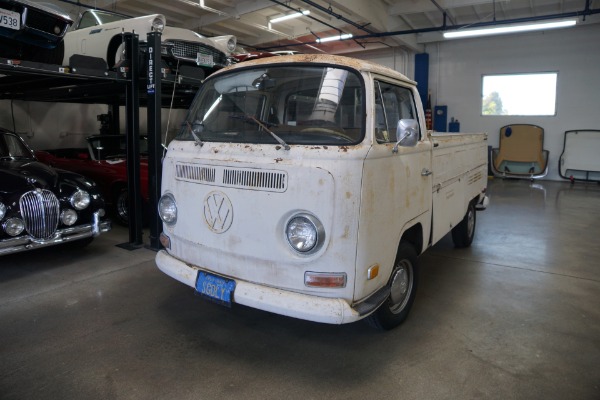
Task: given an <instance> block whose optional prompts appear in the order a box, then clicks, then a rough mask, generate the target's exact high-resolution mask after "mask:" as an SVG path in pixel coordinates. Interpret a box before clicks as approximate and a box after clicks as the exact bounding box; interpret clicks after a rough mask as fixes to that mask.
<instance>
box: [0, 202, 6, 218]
mask: <svg viewBox="0 0 600 400" xmlns="http://www.w3.org/2000/svg"><path fill="white" fill-rule="evenodd" d="M5 215H6V206H5V205H4V203H0V219H2V218H4V216H5Z"/></svg>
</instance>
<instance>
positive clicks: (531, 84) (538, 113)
mask: <svg viewBox="0 0 600 400" xmlns="http://www.w3.org/2000/svg"><path fill="white" fill-rule="evenodd" d="M486 78H489V79H487V82H486ZM511 78H512V87H511V88H510V89H512V90H510V89H509V88H506V85H508V84H509V83H510V82H508V81H509V80H510V79H511ZM544 80H546V82H544ZM544 83H545V84H546V85H548V83H552V84H553V85H552V86H553V87H552V86H542V85H544ZM502 84H503V85H504V87H505V88H504V89H502V88H500V86H501V85H502ZM501 90H504V92H500V93H499V91H501ZM540 90H542V91H543V93H542V94H541V95H542V96H551V99H549V100H544V101H542V104H539V100H540V98H539V96H540V94H539V91H540ZM536 91H537V93H538V94H536ZM480 93H481V116H483V117H490V116H510V117H515V116H527V117H531V116H535V117H554V116H556V115H557V112H558V71H540V72H514V73H502V74H483V75H482V76H481V92H480ZM493 93H496V94H497V97H498V98H499V100H500V101H494V100H495V99H494V96H493ZM503 96H504V101H502V98H503ZM506 100H508V102H506ZM507 103H508V104H507ZM486 104H487V105H488V106H489V107H493V108H495V110H493V112H492V113H486V112H485V107H486ZM532 104H535V106H532ZM489 107H488V108H489Z"/></svg>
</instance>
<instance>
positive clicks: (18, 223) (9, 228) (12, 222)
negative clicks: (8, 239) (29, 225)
mask: <svg viewBox="0 0 600 400" xmlns="http://www.w3.org/2000/svg"><path fill="white" fill-rule="evenodd" d="M2 226H3V227H4V232H6V233H7V234H8V235H10V236H18V235H20V234H21V233H22V232H23V230H25V224H24V223H23V220H22V219H20V218H9V219H7V220H6V221H5V222H4V224H2Z"/></svg>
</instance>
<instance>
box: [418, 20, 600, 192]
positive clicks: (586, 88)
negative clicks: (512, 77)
mask: <svg viewBox="0 0 600 400" xmlns="http://www.w3.org/2000/svg"><path fill="white" fill-rule="evenodd" d="M426 52H427V53H429V54H430V57H429V60H430V70H429V87H430V89H431V91H432V103H433V104H434V105H435V104H437V105H447V106H448V120H450V117H456V118H458V120H459V121H460V123H461V126H460V128H461V131H464V132H480V131H483V132H488V134H489V139H488V140H489V144H490V145H491V146H493V147H498V139H499V135H498V132H499V130H500V128H501V127H503V126H505V125H509V124H516V123H525V124H535V125H539V126H541V127H542V128H544V130H545V136H544V138H545V139H544V148H545V149H547V150H549V151H550V161H549V171H548V176H547V177H546V179H552V180H562V178H560V175H559V173H558V160H559V157H560V154H561V153H562V149H563V141H564V132H565V131H566V130H572V129H600V24H593V25H587V26H578V27H575V28H571V29H558V30H554V31H547V32H541V33H529V34H518V35H506V36H496V37H489V38H477V39H463V40H454V41H446V42H440V43H435V44H430V45H427V48H426ZM544 71H558V88H557V114H556V116H551V117H535V116H534V117H531V116H529V117H525V116H523V117H513V116H482V115H481V76H482V75H483V74H498V73H516V72H544ZM599 157H600V155H599Z"/></svg>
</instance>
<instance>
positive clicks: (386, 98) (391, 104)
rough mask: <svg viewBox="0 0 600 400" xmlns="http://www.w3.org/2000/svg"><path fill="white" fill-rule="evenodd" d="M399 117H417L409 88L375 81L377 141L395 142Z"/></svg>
mask: <svg viewBox="0 0 600 400" xmlns="http://www.w3.org/2000/svg"><path fill="white" fill-rule="evenodd" d="M401 119H417V113H416V110H415V102H414V98H413V94H412V92H411V91H410V89H407V88H405V87H402V86H397V85H392V84H390V83H387V82H382V81H377V80H376V81H375V138H376V140H377V143H391V142H394V143H395V142H396V141H397V140H398V138H397V137H396V126H397V125H398V121H399V120H401Z"/></svg>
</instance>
